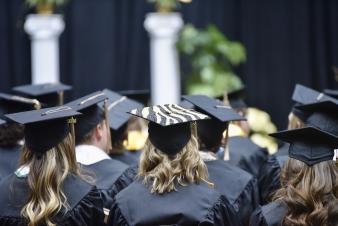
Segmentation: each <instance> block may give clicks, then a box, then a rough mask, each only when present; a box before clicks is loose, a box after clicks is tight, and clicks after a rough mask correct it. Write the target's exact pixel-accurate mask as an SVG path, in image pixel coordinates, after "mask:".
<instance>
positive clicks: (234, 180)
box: [205, 160, 259, 225]
mask: <svg viewBox="0 0 338 226" xmlns="http://www.w3.org/2000/svg"><path fill="white" fill-rule="evenodd" d="M205 163H206V165H207V167H208V172H209V180H210V181H211V182H213V183H214V184H215V189H216V190H218V191H219V192H220V193H221V194H222V195H224V196H225V197H226V198H227V199H228V200H229V202H230V204H231V205H232V206H233V207H234V209H235V211H236V214H237V215H238V217H239V218H240V219H241V221H242V223H243V224H244V225H248V224H249V220H250V216H251V214H252V212H253V211H254V210H255V209H256V208H257V207H258V205H259V194H258V186H257V180H256V179H255V178H254V177H253V176H252V175H251V174H249V173H247V172H246V171H244V170H242V169H240V168H238V167H236V166H232V165H230V164H229V163H227V162H225V161H223V160H213V161H205Z"/></svg>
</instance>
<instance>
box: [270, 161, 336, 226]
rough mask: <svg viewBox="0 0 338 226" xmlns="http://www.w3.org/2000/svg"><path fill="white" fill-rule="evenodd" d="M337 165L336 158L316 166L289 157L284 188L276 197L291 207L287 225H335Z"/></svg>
mask: <svg viewBox="0 0 338 226" xmlns="http://www.w3.org/2000/svg"><path fill="white" fill-rule="evenodd" d="M337 197H338V168H337V167H336V165H335V163H334V161H324V162H320V163H318V164H315V165H313V166H308V165H306V164H305V163H303V162H301V161H299V160H296V159H292V158H290V159H288V160H287V161H286V163H285V166H284V167H283V170H282V172H281V189H279V190H278V191H277V192H276V193H275V195H274V198H273V199H274V200H281V201H283V202H284V203H285V204H286V205H287V208H288V211H287V214H286V216H285V217H284V219H283V225H285V226H317V225H321V226H332V225H337V224H338V221H337V216H338V209H337V207H336V206H337V205H338V198H337Z"/></svg>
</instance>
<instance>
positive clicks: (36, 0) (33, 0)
mask: <svg viewBox="0 0 338 226" xmlns="http://www.w3.org/2000/svg"><path fill="white" fill-rule="evenodd" d="M66 2H67V0H26V3H27V4H28V5H29V6H30V7H36V6H39V5H53V6H61V5H64V4H66Z"/></svg>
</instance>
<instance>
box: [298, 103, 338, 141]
mask: <svg viewBox="0 0 338 226" xmlns="http://www.w3.org/2000/svg"><path fill="white" fill-rule="evenodd" d="M297 108H299V109H301V110H302V111H304V112H307V114H308V117H307V119H306V120H305V124H306V125H309V126H314V127H317V128H319V129H321V130H323V131H325V132H328V133H332V134H334V135H335V136H338V115H337V114H338V104H336V103H334V102H332V101H322V102H317V103H313V104H307V105H301V106H298V107H297Z"/></svg>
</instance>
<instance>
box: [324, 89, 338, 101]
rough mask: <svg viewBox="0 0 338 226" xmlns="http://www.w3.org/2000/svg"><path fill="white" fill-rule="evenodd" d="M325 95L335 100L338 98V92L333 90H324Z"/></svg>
mask: <svg viewBox="0 0 338 226" xmlns="http://www.w3.org/2000/svg"><path fill="white" fill-rule="evenodd" d="M324 93H325V94H326V95H329V96H331V97H334V98H336V99H337V98H338V90H333V89H324Z"/></svg>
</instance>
